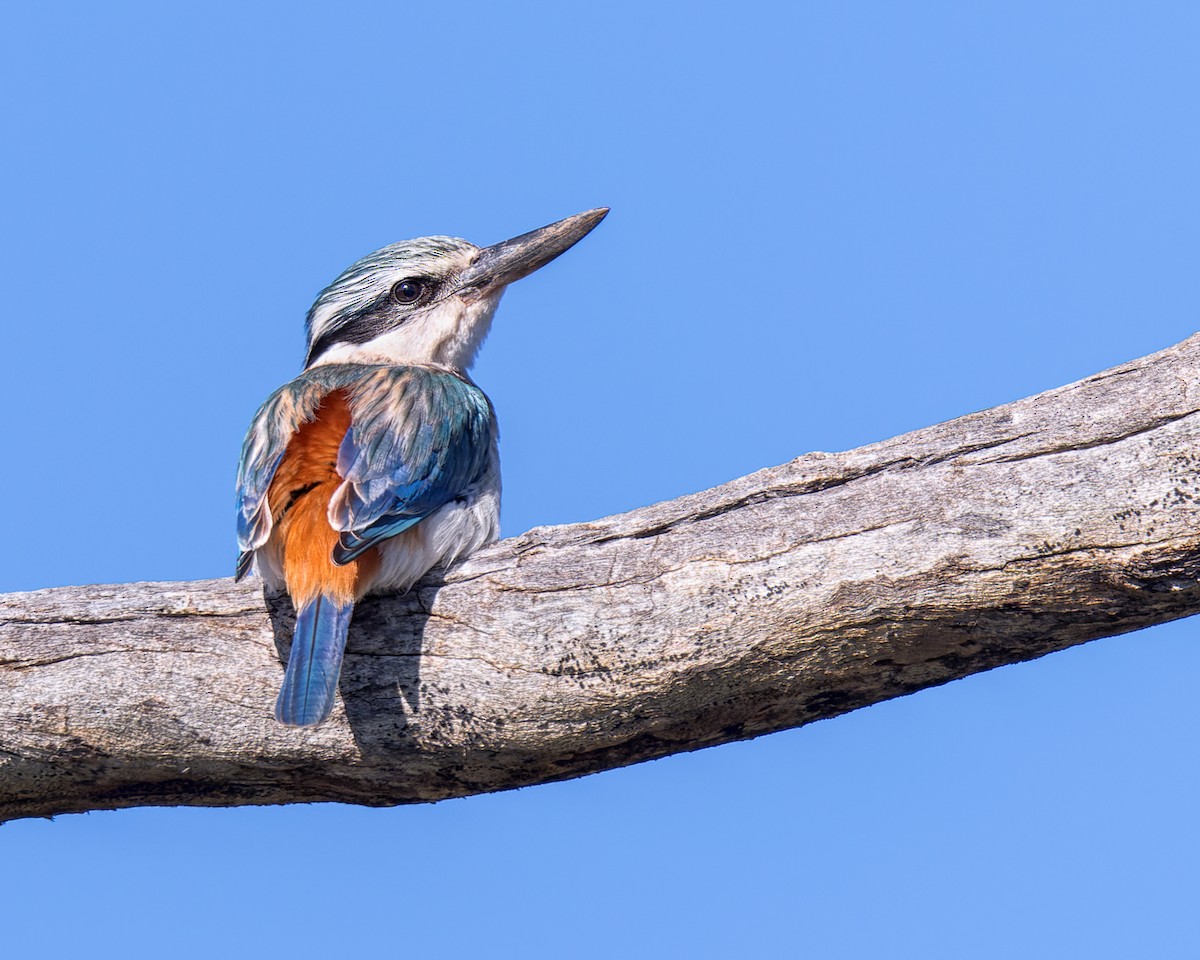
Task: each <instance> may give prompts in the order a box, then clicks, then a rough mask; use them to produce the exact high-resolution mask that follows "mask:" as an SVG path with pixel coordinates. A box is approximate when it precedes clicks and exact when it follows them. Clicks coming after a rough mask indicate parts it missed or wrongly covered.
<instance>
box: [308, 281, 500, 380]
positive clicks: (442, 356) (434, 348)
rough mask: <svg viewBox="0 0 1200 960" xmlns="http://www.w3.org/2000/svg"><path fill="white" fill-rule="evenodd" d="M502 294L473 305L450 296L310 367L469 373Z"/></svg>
mask: <svg viewBox="0 0 1200 960" xmlns="http://www.w3.org/2000/svg"><path fill="white" fill-rule="evenodd" d="M503 294H504V288H503V287H501V288H500V289H499V290H497V291H496V292H495V293H491V294H488V295H487V296H483V297H479V298H478V299H475V300H471V301H469V302H468V301H464V300H462V299H461V298H459V297H458V296H449V297H447V298H446V299H445V300H442V301H441V302H440V303H435V304H433V305H431V306H430V307H429V308H427V309H426V310H422V311H421V312H420V313H417V314H415V315H413V316H412V317H409V318H408V319H407V320H406V321H405V322H404V323H402V324H400V325H399V326H398V327H394V328H393V329H391V330H387V331H385V332H383V333H381V334H380V335H379V336H377V337H374V338H373V339H371V340H368V341H367V342H366V343H336V344H334V345H333V346H332V347H330V348H329V349H328V350H326V351H325V352H324V353H322V354H321V355H320V356H319V357H318V358H317V359H316V360H314V361H313V363H312V364H311V365H312V366H314V367H317V366H321V365H322V364H326V363H384V364H390V365H394V366H395V365H401V364H406V363H417V364H431V365H434V366H440V367H446V368H448V369H450V370H455V371H458V372H460V373H465V372H466V371H467V370H468V369H470V367H471V365H472V364H473V363H474V362H475V357H476V355H477V354H478V353H479V348H480V347H481V346H483V341H484V340H485V339H487V335H488V332H489V331H490V330H491V328H492V318H493V317H494V316H495V313H496V307H497V306H499V304H500V298H501V296H503Z"/></svg>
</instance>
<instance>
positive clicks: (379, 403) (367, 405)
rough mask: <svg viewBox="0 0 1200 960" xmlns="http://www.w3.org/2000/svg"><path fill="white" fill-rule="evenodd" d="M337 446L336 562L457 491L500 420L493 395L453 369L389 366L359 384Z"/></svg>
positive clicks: (481, 459)
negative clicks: (347, 426) (340, 478)
mask: <svg viewBox="0 0 1200 960" xmlns="http://www.w3.org/2000/svg"><path fill="white" fill-rule="evenodd" d="M352 406H353V408H354V418H353V425H352V427H351V429H350V432H349V433H347V434H346V439H345V440H344V441H343V442H342V446H341V449H340V450H339V452H338V472H339V473H341V474H342V476H344V477H345V478H346V482H345V483H344V484H343V485H342V487H341V488H340V489H339V490H338V492H337V493H336V494H335V495H334V498H333V501H332V502H331V503H330V507H329V513H330V521H331V522H332V523H333V526H334V528H335V529H337V530H339V531H341V537H340V540H341V542H340V544H339V545H338V546H337V547H335V548H334V552H333V559H334V562H335V563H347V562H349V561H350V560H353V559H354V558H355V557H356V556H358V555H359V554H360V553H362V552H363V551H364V550H366V549H367V548H369V547H371V546H374V545H375V544H377V543H379V542H381V541H383V540H386V539H388V538H389V537H394V536H396V534H398V533H401V532H403V531H404V530H407V529H408V528H409V527H411V526H414V525H415V524H417V523H418V522H420V521H421V520H423V519H424V518H425V517H427V516H429V514H431V513H433V512H434V511H435V510H437V509H438V508H439V507H442V506H444V505H445V504H447V503H449V502H450V501H451V500H453V499H455V498H456V497H458V496H459V495H460V494H462V492H463V491H464V490H465V489H466V488H467V487H468V486H470V485H471V484H472V483H473V482H474V481H476V480H477V479H478V478H479V477H480V476H481V475H482V474H483V472H484V469H485V468H486V466H487V457H488V454H489V451H490V449H491V442H492V437H493V435H494V431H495V420H494V416H493V414H492V409H491V405H490V404H489V403H488V400H487V397H486V396H484V394H483V392H482V391H481V390H480V389H479V388H478V387H476V386H474V385H473V384H471V383H468V382H467V381H465V380H463V379H461V378H459V377H457V376H455V375H454V374H451V373H448V372H445V371H440V370H435V369H431V368H428V367H387V368H381V369H380V370H378V371H376V372H374V373H373V374H372V375H371V376H370V377H369V378H368V379H367V380H365V381H364V382H363V383H361V384H360V385H359V386H358V387H357V388H356V390H355V397H354V402H353V404H352Z"/></svg>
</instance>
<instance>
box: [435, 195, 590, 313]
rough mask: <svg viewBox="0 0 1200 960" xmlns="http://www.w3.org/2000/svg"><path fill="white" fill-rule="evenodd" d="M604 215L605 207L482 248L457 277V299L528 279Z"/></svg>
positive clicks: (588, 231)
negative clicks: (473, 260) (523, 278)
mask: <svg viewBox="0 0 1200 960" xmlns="http://www.w3.org/2000/svg"><path fill="white" fill-rule="evenodd" d="M607 214H608V207H597V208H596V209H595V210H588V211H585V212H584V213H577V214H575V216H573V217H567V218H566V219H565V220H559V221H558V222H557V223H552V224H550V225H549V226H545V227H540V228H539V229H537V230H531V231H529V233H523V234H521V235H520V236H519V237H513V238H512V239H511V240H505V241H503V242H502V243H495V244H492V246H490V247H484V248H483V249H482V250H480V251H479V256H478V257H476V258H475V262H474V263H472V264H471V265H470V266H469V267H467V269H466V270H465V271H463V274H462V276H460V277H459V289H458V294H459V296H461V297H465V298H466V299H474V298H475V297H477V296H480V295H482V294H484V293H488V292H490V291H492V290H495V289H497V288H499V287H503V286H506V285H508V284H510V283H512V282H513V281H514V280H520V279H521V278H522V277H527V276H529V274H531V273H533V271H534V270H536V269H537V268H538V267H544V266H545V265H546V264H548V263H549V262H550V261H551V260H553V259H554V258H555V257H557V256H558V255H559V254H561V253H565V252H566V251H567V250H569V249H571V247H573V246H575V244H577V243H578V242H579V241H580V240H582V239H583V238H584V237H586V236H587V235H588V234H589V233H591V232H592V228H593V227H595V226H596V224H598V223H599V222H600V221H601V220H603V219H604V217H605V216H606V215H607Z"/></svg>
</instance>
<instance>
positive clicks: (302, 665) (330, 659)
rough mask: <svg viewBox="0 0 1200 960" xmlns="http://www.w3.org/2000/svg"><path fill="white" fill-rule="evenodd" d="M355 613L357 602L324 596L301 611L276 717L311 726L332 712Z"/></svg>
mask: <svg viewBox="0 0 1200 960" xmlns="http://www.w3.org/2000/svg"><path fill="white" fill-rule="evenodd" d="M353 613H354V604H353V603H342V604H339V603H338V602H337V601H335V600H333V599H331V598H329V597H324V596H318V597H317V598H316V599H315V600H310V601H309V602H308V603H306V604H305V605H304V606H302V607H301V608H300V609H299V610H298V611H297V613H296V632H295V634H293V636H292V652H291V654H290V655H289V656H288V665H287V673H286V674H284V677H283V687H282V688H281V689H280V691H279V699H278V700H276V701H275V719H276V720H278V721H279V722H280V723H286V724H288V725H289V726H292V727H309V726H315V725H316V724H318V723H320V722H321V721H322V720H324V719H325V718H326V717H327V716H329V711H330V710H332V709H333V695H334V693H336V692H337V682H338V674H340V673H341V671H342V654H343V653H344V652H345V650H346V632H347V630H348V629H349V627H350V617H351V615H352V614H353Z"/></svg>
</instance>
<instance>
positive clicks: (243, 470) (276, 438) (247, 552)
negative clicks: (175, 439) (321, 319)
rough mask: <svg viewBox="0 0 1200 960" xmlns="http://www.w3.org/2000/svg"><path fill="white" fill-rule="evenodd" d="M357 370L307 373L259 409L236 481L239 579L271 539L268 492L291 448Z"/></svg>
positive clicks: (323, 368) (327, 369)
mask: <svg viewBox="0 0 1200 960" xmlns="http://www.w3.org/2000/svg"><path fill="white" fill-rule="evenodd" d="M355 378H356V373H355V371H354V370H353V369H352V368H350V367H348V366H346V365H342V364H329V365H327V366H321V367H314V368H313V369H312V370H306V371H305V372H304V373H302V374H300V376H298V377H296V379H295V380H292V381H291V382H290V383H285V384H284V385H283V386H282V387H280V388H279V389H278V390H276V391H275V392H274V393H273V394H271V396H270V397H268V398H267V401H266V402H265V403H264V404H263V405H262V406H261V407H259V409H258V413H256V414H255V415H254V419H253V420H252V421H251V422H250V429H249V430H248V431H247V432H246V439H245V442H244V443H243V444H242V458H241V462H240V463H239V464H238V477H237V531H238V548H239V550H240V551H241V552H240V554H239V556H238V562H237V572H236V579H238V580H240V579H241V578H242V577H244V576H245V575H246V573H247V572H248V571H249V569H250V564H251V562H252V561H253V559H254V551H255V550H256V549H258V548H259V547H261V546H262V545H263V544H264V543H266V542H267V538H268V537H269V536H270V535H271V524H272V519H271V510H270V508H269V506H268V504H267V491H268V490H269V489H270V487H271V480H272V479H273V478H274V476H275V471H276V469H278V467H279V463H280V461H281V460H282V459H283V455H284V453H285V452H286V450H287V446H288V443H290V442H291V439H292V437H293V436H294V435H295V433H296V431H297V430H298V429H299V428H300V425H301V424H302V423H304V422H305V421H306V420H311V419H312V418H313V416H314V415H315V414H316V412H317V409H318V407H320V405H321V401H322V400H323V399H324V398H325V395H326V394H327V393H329V391H331V390H337V389H345V388H347V387H349V386H350V385H351V384H353V383H354V380H355Z"/></svg>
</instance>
